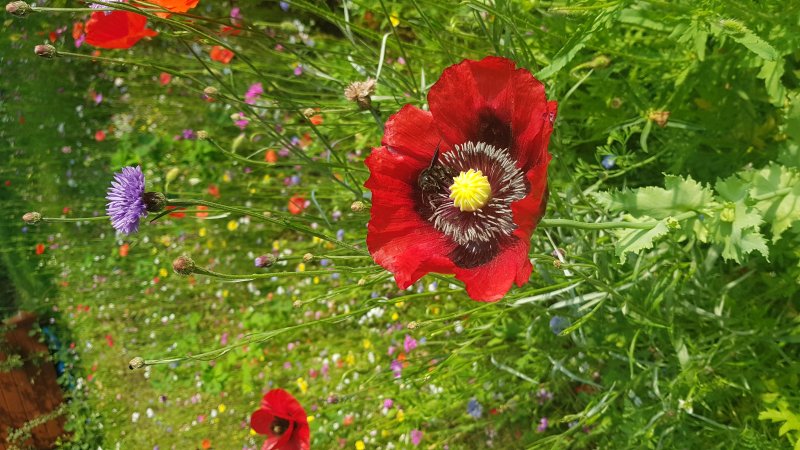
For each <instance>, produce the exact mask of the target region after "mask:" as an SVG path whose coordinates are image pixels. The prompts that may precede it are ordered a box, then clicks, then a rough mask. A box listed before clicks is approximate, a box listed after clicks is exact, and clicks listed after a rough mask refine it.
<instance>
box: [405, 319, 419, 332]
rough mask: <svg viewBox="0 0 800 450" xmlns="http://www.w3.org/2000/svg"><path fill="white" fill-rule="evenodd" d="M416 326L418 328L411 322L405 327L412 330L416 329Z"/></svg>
mask: <svg viewBox="0 0 800 450" xmlns="http://www.w3.org/2000/svg"><path fill="white" fill-rule="evenodd" d="M418 326H419V324H418V323H417V322H416V321H415V320H412V321H411V322H408V325H407V326H406V327H407V328H408V329H409V330H413V329H416V328H417V327H418Z"/></svg>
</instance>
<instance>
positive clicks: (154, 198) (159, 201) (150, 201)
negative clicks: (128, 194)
mask: <svg viewBox="0 0 800 450" xmlns="http://www.w3.org/2000/svg"><path fill="white" fill-rule="evenodd" d="M142 200H143V201H144V206H145V208H147V211H149V212H159V211H161V210H162V209H164V207H166V206H167V197H166V196H165V195H164V194H162V193H161V192H145V193H144V194H143V195H142Z"/></svg>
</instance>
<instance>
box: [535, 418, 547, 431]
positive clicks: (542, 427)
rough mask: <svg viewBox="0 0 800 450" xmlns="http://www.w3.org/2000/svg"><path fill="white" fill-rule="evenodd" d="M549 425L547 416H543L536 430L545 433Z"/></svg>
mask: <svg viewBox="0 0 800 450" xmlns="http://www.w3.org/2000/svg"><path fill="white" fill-rule="evenodd" d="M548 426H550V422H548V421H547V417H542V418H541V420H539V426H537V427H536V432H537V433H544V432H545V431H547V427H548Z"/></svg>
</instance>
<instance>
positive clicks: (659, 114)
mask: <svg viewBox="0 0 800 450" xmlns="http://www.w3.org/2000/svg"><path fill="white" fill-rule="evenodd" d="M669 114H670V112H669V111H650V114H649V115H648V117H647V118H648V119H650V120H652V121H653V122H655V123H656V125H658V126H659V127H661V128H664V127H665V126H667V121H669Z"/></svg>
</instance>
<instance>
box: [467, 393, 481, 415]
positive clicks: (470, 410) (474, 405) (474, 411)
mask: <svg viewBox="0 0 800 450" xmlns="http://www.w3.org/2000/svg"><path fill="white" fill-rule="evenodd" d="M467 414H469V415H470V416H472V417H474V418H475V419H480V418H481V416H482V415H483V406H481V404H480V403H479V402H478V400H477V399H475V398H471V399H470V400H469V403H467Z"/></svg>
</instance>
